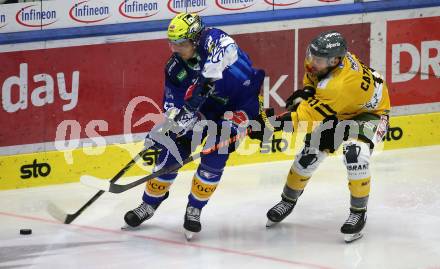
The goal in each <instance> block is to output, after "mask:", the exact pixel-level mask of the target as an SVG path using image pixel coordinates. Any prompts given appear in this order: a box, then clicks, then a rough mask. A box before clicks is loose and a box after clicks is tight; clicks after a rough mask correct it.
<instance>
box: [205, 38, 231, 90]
mask: <svg viewBox="0 0 440 269" xmlns="http://www.w3.org/2000/svg"><path fill="white" fill-rule="evenodd" d="M206 47H207V51H208V57H207V59H206V62H205V64H204V67H203V70H202V75H203V76H204V77H205V78H210V79H212V80H214V81H215V80H219V79H222V78H223V75H222V73H223V71H224V70H225V68H226V67H228V66H230V65H232V64H233V63H235V61H237V59H238V51H237V44H236V43H235V41H234V40H233V39H232V38H231V37H230V36H228V35H226V34H221V35H219V36H218V38H215V37H213V36H209V37H208V38H207V40H206Z"/></svg>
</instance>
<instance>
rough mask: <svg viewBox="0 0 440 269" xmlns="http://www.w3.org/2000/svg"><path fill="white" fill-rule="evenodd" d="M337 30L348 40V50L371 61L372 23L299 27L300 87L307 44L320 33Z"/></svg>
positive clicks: (299, 85)
mask: <svg viewBox="0 0 440 269" xmlns="http://www.w3.org/2000/svg"><path fill="white" fill-rule="evenodd" d="M330 30H335V31H338V32H340V33H341V34H342V35H343V36H344V37H345V40H346V41H347V46H348V50H349V51H350V52H352V53H354V54H356V55H357V56H358V57H359V58H360V59H361V60H362V61H363V62H364V63H365V64H367V65H368V64H369V63H370V23H359V24H351V25H338V26H326V27H316V28H308V29H299V33H298V61H299V62H298V69H299V70H298V89H301V88H302V82H303V77H304V59H305V55H306V50H307V46H308V45H309V43H310V42H311V41H312V40H313V39H314V38H315V37H316V36H318V35H319V34H320V33H322V32H325V31H330Z"/></svg>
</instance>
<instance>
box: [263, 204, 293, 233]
mask: <svg viewBox="0 0 440 269" xmlns="http://www.w3.org/2000/svg"><path fill="white" fill-rule="evenodd" d="M295 205H296V201H292V200H288V199H286V198H284V197H282V200H281V201H280V202H279V203H278V204H276V205H275V206H274V207H272V208H271V209H269V211H267V214H266V216H267V223H266V228H269V227H272V226H273V225H275V224H277V223H279V222H281V221H282V220H283V219H284V218H286V217H287V216H288V215H289V214H290V213H291V212H292V210H293V208H294V207H295Z"/></svg>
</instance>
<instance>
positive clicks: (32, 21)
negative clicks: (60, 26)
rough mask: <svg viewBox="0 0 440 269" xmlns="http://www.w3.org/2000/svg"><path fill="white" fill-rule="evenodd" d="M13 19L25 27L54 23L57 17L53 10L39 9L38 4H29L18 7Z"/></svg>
mask: <svg viewBox="0 0 440 269" xmlns="http://www.w3.org/2000/svg"><path fill="white" fill-rule="evenodd" d="M15 20H16V21H17V22H18V23H19V24H21V25H23V26H26V27H43V26H48V25H51V24H53V23H55V22H56V21H57V20H58V19H57V12H56V11H55V10H41V9H40V6H38V5H30V6H26V7H24V8H22V9H20V10H19V11H18V12H17V14H16V15H15Z"/></svg>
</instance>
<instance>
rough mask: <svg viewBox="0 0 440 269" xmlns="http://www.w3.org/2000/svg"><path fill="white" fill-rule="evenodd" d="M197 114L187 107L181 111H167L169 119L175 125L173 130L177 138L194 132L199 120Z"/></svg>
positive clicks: (174, 109)
mask: <svg viewBox="0 0 440 269" xmlns="http://www.w3.org/2000/svg"><path fill="white" fill-rule="evenodd" d="M196 114H197V113H196V112H193V111H190V110H189V109H187V108H186V107H185V106H183V107H182V108H181V109H179V108H176V107H173V108H170V109H169V110H168V111H167V117H168V119H169V120H172V121H173V122H174V123H175V126H174V128H172V129H171V131H172V132H173V133H175V134H176V135H177V136H182V135H184V134H186V133H187V132H188V131H190V130H192V128H193V127H194V125H195V124H196V122H197V121H198V120H199V119H198V117H197V115H196Z"/></svg>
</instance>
